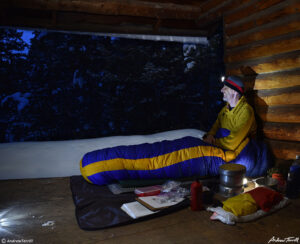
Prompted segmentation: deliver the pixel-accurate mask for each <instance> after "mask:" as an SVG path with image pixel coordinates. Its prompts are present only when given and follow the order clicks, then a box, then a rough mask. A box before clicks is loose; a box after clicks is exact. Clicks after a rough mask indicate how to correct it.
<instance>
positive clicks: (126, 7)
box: [0, 0, 201, 20]
mask: <svg viewBox="0 0 300 244" xmlns="http://www.w3.org/2000/svg"><path fill="white" fill-rule="evenodd" d="M0 6H1V7H2V8H23V9H35V10H49V11H66V12H84V13H90V14H101V15H125V16H143V17H152V18H159V19H188V20H195V19H197V18H198V17H199V15H200V12H201V8H200V7H197V6H195V5H186V4H184V5H183V4H174V3H172V1H171V2H169V1H163V2H155V1H152V2H151V1H150V2H149V1H138V0H128V1H124V0H77V1H74V0H51V1H48V0H26V1H24V0H1V1H0Z"/></svg>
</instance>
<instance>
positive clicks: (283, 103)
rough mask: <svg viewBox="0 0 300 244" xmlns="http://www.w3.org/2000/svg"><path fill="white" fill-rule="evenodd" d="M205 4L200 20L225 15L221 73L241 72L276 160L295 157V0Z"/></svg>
mask: <svg viewBox="0 0 300 244" xmlns="http://www.w3.org/2000/svg"><path fill="white" fill-rule="evenodd" d="M209 3H210V5H209ZM206 5H207V6H208V5H209V6H210V8H209V9H206V13H201V16H200V17H199V20H198V21H199V22H204V23H205V22H206V23H207V22H209V21H213V20H214V19H216V18H218V17H220V16H222V17H223V20H224V33H225V36H224V37H225V38H224V44H225V45H224V46H225V64H226V74H227V75H239V76H242V77H243V79H244V82H245V87H246V90H247V92H246V95H247V98H248V100H249V102H250V103H251V104H252V105H253V107H254V109H255V111H256V114H257V118H258V123H259V124H260V126H259V128H261V129H260V130H261V133H263V135H264V138H265V140H266V141H267V143H268V144H269V146H270V148H271V150H272V152H273V154H274V156H275V157H276V158H277V160H278V161H281V162H282V161H284V162H288V161H289V160H292V159H294V158H295V157H296V155H300V1H299V0H264V1H261V0H251V1H250V0H227V1H219V0H210V1H208V2H206ZM289 162H290V161H289Z"/></svg>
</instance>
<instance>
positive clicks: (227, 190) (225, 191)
mask: <svg viewBox="0 0 300 244" xmlns="http://www.w3.org/2000/svg"><path fill="white" fill-rule="evenodd" d="M219 191H220V194H221V195H222V196H224V197H232V196H235V195H238V194H241V193H243V192H244V187H243V186H238V187H227V186H223V185H219Z"/></svg>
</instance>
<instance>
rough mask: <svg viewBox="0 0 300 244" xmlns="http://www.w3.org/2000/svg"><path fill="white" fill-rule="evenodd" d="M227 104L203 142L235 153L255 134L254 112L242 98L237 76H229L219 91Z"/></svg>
mask: <svg viewBox="0 0 300 244" xmlns="http://www.w3.org/2000/svg"><path fill="white" fill-rule="evenodd" d="M221 92H222V93H223V100H224V101H225V102H227V104H226V105H225V106H224V107H223V109H222V110H221V111H220V113H219V115H218V118H217V120H216V122H215V123H214V125H213V126H212V128H211V130H210V131H209V132H208V133H207V135H206V136H205V138H204V141H205V142H207V143H210V144H214V145H216V146H219V147H221V148H223V149H226V150H232V151H235V150H236V149H237V148H238V147H239V146H240V145H241V144H243V142H244V141H245V140H247V138H248V137H249V136H252V135H255V134H256V122H255V116H254V111H253V109H252V107H251V106H250V105H249V104H248V103H247V101H246V98H245V97H244V96H243V93H244V85H243V82H242V81H241V80H240V78H239V77H237V76H229V77H228V78H227V79H226V80H225V81H224V86H223V88H222V89H221Z"/></svg>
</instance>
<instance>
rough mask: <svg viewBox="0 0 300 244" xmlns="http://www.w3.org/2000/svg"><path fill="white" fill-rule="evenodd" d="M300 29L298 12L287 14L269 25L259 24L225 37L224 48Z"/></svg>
mask: <svg viewBox="0 0 300 244" xmlns="http://www.w3.org/2000/svg"><path fill="white" fill-rule="evenodd" d="M299 30H300V14H297V15H294V16H287V17H286V18H284V19H280V20H279V21H276V22H274V23H272V24H270V25H267V26H261V27H258V28H255V29H252V30H250V31H247V30H244V32H242V33H241V34H237V35H235V36H230V37H228V36H227V38H226V49H231V48H234V47H238V46H243V45H246V44H249V43H252V42H257V41H261V40H264V39H268V38H272V37H276V36H280V35H284V34H288V33H291V32H294V31H299Z"/></svg>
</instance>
